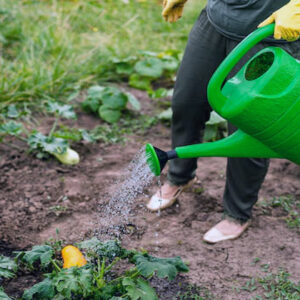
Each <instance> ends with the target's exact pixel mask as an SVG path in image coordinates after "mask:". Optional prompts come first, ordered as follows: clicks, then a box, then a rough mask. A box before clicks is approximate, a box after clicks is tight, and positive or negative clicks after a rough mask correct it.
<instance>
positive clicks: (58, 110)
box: [46, 101, 76, 119]
mask: <svg viewBox="0 0 300 300" xmlns="http://www.w3.org/2000/svg"><path fill="white" fill-rule="evenodd" d="M46 109H47V111H48V112H50V113H53V114H56V115H59V116H61V117H63V118H66V119H76V114H75V112H74V109H73V107H72V105H68V104H61V103H58V102H52V101H48V102H47V103H46Z"/></svg>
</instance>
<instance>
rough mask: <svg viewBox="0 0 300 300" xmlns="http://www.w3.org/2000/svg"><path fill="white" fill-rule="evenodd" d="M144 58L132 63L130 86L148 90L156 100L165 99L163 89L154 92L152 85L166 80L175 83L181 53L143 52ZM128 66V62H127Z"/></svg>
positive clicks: (172, 51)
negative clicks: (157, 81) (162, 79)
mask: <svg viewBox="0 0 300 300" xmlns="http://www.w3.org/2000/svg"><path fill="white" fill-rule="evenodd" d="M141 55H142V57H141V58H139V59H138V60H134V61H131V62H132V64H133V63H134V65H131V68H129V67H127V69H126V70H127V71H128V72H127V73H126V74H127V75H129V74H130V73H129V70H130V71H131V74H130V76H129V85H130V86H132V87H135V88H137V89H141V90H146V91H147V92H148V93H149V95H151V96H154V98H159V97H164V95H166V93H165V92H163V90H162V89H159V91H154V90H153V87H152V83H153V82H154V81H156V80H158V79H161V78H166V79H169V80H171V81H173V77H174V73H175V71H176V70H177V69H178V66H179V62H180V58H181V54H180V52H179V51H174V50H168V51H165V52H161V53H156V52H150V51H142V52H141ZM127 64H128V62H127Z"/></svg>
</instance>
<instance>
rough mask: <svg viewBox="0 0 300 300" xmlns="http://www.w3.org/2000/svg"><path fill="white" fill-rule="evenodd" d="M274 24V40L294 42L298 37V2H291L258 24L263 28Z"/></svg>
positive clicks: (299, 5)
mask: <svg viewBox="0 0 300 300" xmlns="http://www.w3.org/2000/svg"><path fill="white" fill-rule="evenodd" d="M274 22H275V30H274V38H275V39H278V40H279V39H281V38H282V39H285V40H287V41H290V42H292V41H296V40H297V39H298V38H299V36H300V0H292V1H290V2H289V3H288V4H286V5H285V6H283V7H282V8H280V9H278V10H276V11H275V12H274V13H273V14H272V15H271V16H270V17H268V18H267V19H266V20H265V21H263V22H262V23H260V24H259V25H258V27H263V26H266V25H268V24H271V23H274Z"/></svg>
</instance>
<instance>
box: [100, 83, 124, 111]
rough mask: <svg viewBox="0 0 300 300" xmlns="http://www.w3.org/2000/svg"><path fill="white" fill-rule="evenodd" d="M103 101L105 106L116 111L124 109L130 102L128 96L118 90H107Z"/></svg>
mask: <svg viewBox="0 0 300 300" xmlns="http://www.w3.org/2000/svg"><path fill="white" fill-rule="evenodd" d="M101 99H102V103H103V105H105V106H106V107H108V108H111V109H115V110H117V109H118V110H122V109H124V108H125V107H126V104H127V101H128V98H127V95H126V94H125V93H122V92H121V91H120V90H118V89H116V88H107V89H106V90H105V92H104V93H103V95H102V98H101Z"/></svg>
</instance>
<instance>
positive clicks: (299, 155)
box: [175, 24, 300, 164]
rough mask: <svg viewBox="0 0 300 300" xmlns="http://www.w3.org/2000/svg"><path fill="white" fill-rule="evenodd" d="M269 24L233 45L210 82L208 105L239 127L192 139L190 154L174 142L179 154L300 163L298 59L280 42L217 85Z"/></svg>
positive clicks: (269, 29) (269, 28) (268, 29)
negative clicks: (213, 137)
mask: <svg viewBox="0 0 300 300" xmlns="http://www.w3.org/2000/svg"><path fill="white" fill-rule="evenodd" d="M273 30H274V25H273V24H272V25H269V26H267V27H265V28H262V29H259V30H257V32H254V33H252V34H251V35H250V36H249V37H248V38H246V39H245V40H244V41H243V42H241V43H240V44H239V45H238V46H237V47H236V48H235V49H234V50H233V51H232V53H231V54H230V55H229V56H228V57H227V58H226V60H225V61H224V62H223V63H222V64H221V65H220V67H219V68H218V69H217V71H216V72H215V74H214V75H213V77H212V78H211V80H210V82H209V85H208V99H209V103H210V105H211V106H212V108H213V109H214V110H215V111H216V112H217V113H218V114H220V115H221V116H222V117H223V118H225V119H227V120H228V121H229V122H230V123H232V124H233V125H235V126H236V127H237V128H239V130H238V131H237V132H236V133H234V134H233V135H232V136H229V137H228V138H225V139H223V140H221V141H218V142H213V143H206V144H200V145H197V146H194V145H191V147H193V146H194V147H195V148H194V149H193V151H192V152H194V153H193V155H191V154H192V153H191V152H190V150H192V149H187V148H186V149H184V148H185V147H186V146H185V147H178V148H176V149H175V150H176V152H177V153H178V157H181V158H189V157H199V156H227V157H262V158H272V157H273V158H275V157H277V158H287V159H289V160H291V161H293V162H295V163H297V164H300V62H299V61H297V60H296V59H294V58H293V57H292V56H291V55H289V54H288V53H287V52H286V51H284V50H283V49H281V48H277V47H267V48H265V49H263V50H261V51H260V52H258V53H257V54H256V55H255V56H254V57H252V58H251V59H250V60H249V61H248V62H247V63H246V64H245V65H244V66H243V67H242V68H241V69H240V71H239V72H238V73H237V74H236V75H235V76H234V77H232V78H231V79H229V80H228V81H227V82H226V83H225V84H224V86H223V88H221V86H222V84H223V82H224V80H225V78H226V77H227V75H228V73H229V72H230V70H231V69H232V68H233V66H234V65H235V64H236V63H237V62H238V61H239V59H240V58H241V57H242V56H243V55H244V54H245V53H246V52H247V51H248V50H249V49H250V48H251V47H253V46H254V45H255V44H256V43H257V42H258V41H260V40H261V39H263V38H264V37H266V36H268V35H270V34H271V33H272V32H273ZM188 147H189V146H188ZM196 152H197V154H198V156H197V154H196Z"/></svg>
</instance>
